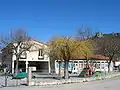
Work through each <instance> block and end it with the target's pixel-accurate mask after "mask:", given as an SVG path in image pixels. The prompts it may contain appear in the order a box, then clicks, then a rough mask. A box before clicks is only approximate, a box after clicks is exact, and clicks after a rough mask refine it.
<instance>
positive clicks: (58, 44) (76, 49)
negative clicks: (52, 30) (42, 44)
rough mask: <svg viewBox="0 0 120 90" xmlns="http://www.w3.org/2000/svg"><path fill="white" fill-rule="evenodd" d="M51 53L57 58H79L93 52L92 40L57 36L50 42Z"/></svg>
mask: <svg viewBox="0 0 120 90" xmlns="http://www.w3.org/2000/svg"><path fill="white" fill-rule="evenodd" d="M49 49H50V53H49V55H50V56H51V57H52V58H54V59H55V60H70V59H79V58H81V57H89V56H90V55H91V54H92V42H91V41H90V40H85V41H80V40H76V39H74V38H71V37H56V38H54V39H52V40H51V41H50V42H49Z"/></svg>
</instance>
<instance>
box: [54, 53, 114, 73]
mask: <svg viewBox="0 0 120 90" xmlns="http://www.w3.org/2000/svg"><path fill="white" fill-rule="evenodd" d="M107 60H108V58H105V57H103V56H101V55H99V56H95V58H93V59H89V60H88V64H89V67H90V68H91V69H92V70H93V71H103V72H107V71H108V61H107ZM86 65H87V64H86V60H85V59H77V60H70V61H69V65H68V70H69V71H70V72H71V73H75V74H80V72H81V71H82V70H83V68H86ZM113 69H114V65H113V63H111V65H110V71H113ZM63 70H64V62H62V63H61V72H63ZM55 71H56V73H57V74H58V73H59V62H58V61H55Z"/></svg>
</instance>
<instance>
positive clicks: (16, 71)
mask: <svg viewBox="0 0 120 90" xmlns="http://www.w3.org/2000/svg"><path fill="white" fill-rule="evenodd" d="M18 62H19V59H18V58H17V59H16V67H15V75H17V74H18Z"/></svg>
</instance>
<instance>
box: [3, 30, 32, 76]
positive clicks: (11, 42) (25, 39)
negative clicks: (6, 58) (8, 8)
mask: <svg viewBox="0 0 120 90" xmlns="http://www.w3.org/2000/svg"><path fill="white" fill-rule="evenodd" d="M8 36H9V37H8ZM30 40H31V38H30V37H29V36H28V34H27V33H26V32H25V31H24V30H23V29H18V30H14V31H11V33H10V35H7V36H5V37H2V40H1V42H2V44H4V46H5V48H4V49H3V51H4V52H5V53H6V54H7V55H12V56H13V55H14V56H15V57H16V67H15V74H17V73H18V64H19V59H20V58H21V55H23V54H25V53H26V51H29V50H30V48H31V47H32V45H33V44H32V43H31V42H30Z"/></svg>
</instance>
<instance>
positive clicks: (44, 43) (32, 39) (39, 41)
mask: <svg viewBox="0 0 120 90" xmlns="http://www.w3.org/2000/svg"><path fill="white" fill-rule="evenodd" d="M32 40H33V41H35V42H38V43H41V44H44V45H47V46H48V44H45V43H43V42H40V41H39V40H35V39H32Z"/></svg>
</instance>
